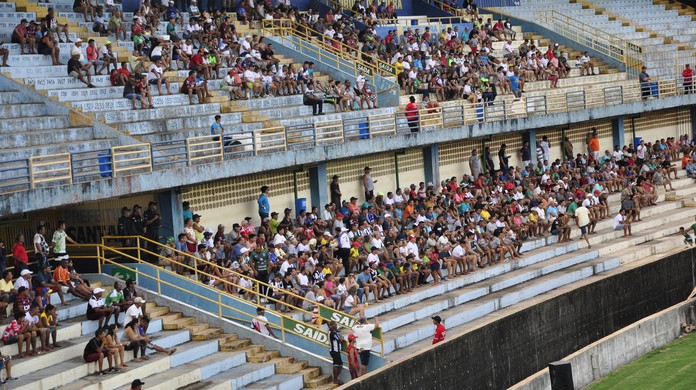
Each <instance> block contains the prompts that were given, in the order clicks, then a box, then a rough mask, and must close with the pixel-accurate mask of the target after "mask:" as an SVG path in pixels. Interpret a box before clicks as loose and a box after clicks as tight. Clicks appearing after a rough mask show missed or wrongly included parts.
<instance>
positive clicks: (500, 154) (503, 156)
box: [498, 144, 510, 173]
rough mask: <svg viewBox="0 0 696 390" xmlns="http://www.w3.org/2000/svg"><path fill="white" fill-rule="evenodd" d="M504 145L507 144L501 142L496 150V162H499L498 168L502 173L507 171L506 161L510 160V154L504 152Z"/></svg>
mask: <svg viewBox="0 0 696 390" xmlns="http://www.w3.org/2000/svg"><path fill="white" fill-rule="evenodd" d="M506 147H507V145H505V144H502V145H500V149H499V150H498V164H500V170H501V171H503V172H504V173H507V171H508V161H509V160H510V156H508V155H507V154H505V148H506Z"/></svg>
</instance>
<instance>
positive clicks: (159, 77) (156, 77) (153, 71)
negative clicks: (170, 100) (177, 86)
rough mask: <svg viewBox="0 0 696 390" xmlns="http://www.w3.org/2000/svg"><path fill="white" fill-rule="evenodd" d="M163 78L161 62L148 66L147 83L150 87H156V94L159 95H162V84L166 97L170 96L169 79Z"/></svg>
mask: <svg viewBox="0 0 696 390" xmlns="http://www.w3.org/2000/svg"><path fill="white" fill-rule="evenodd" d="M163 76H164V68H163V65H162V61H161V60H160V61H157V62H155V63H153V64H152V65H150V69H148V71H147V82H148V83H149V84H150V85H156V86H157V92H158V93H159V94H160V95H164V94H163V93H162V84H163V83H164V85H165V86H166V87H167V95H171V94H172V88H171V86H170V84H169V79H168V78H166V77H163Z"/></svg>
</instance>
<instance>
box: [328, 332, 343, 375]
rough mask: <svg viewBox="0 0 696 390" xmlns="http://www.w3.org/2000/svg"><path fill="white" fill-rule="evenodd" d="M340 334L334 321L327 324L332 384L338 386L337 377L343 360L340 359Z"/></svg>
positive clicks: (341, 339)
mask: <svg viewBox="0 0 696 390" xmlns="http://www.w3.org/2000/svg"><path fill="white" fill-rule="evenodd" d="M341 341H343V338H342V337H341V332H340V331H339V330H338V325H337V324H336V322H335V321H330V322H329V354H330V355H331V359H332V361H333V362H332V364H333V383H334V384H339V382H338V376H339V375H340V374H341V370H342V369H343V359H341Z"/></svg>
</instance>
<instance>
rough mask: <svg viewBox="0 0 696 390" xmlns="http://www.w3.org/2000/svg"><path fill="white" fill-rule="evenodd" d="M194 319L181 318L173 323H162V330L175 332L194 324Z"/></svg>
mask: <svg viewBox="0 0 696 390" xmlns="http://www.w3.org/2000/svg"><path fill="white" fill-rule="evenodd" d="M195 323H196V319H195V318H192V317H183V318H178V319H176V320H174V321H171V322H164V325H163V326H162V328H163V329H165V330H177V329H184V328H185V327H186V326H187V325H191V324H195Z"/></svg>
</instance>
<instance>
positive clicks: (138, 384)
mask: <svg viewBox="0 0 696 390" xmlns="http://www.w3.org/2000/svg"><path fill="white" fill-rule="evenodd" d="M144 384H145V382H143V381H141V380H140V379H136V380H134V381H133V382H131V387H130V390H142V389H143V385H144Z"/></svg>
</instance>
